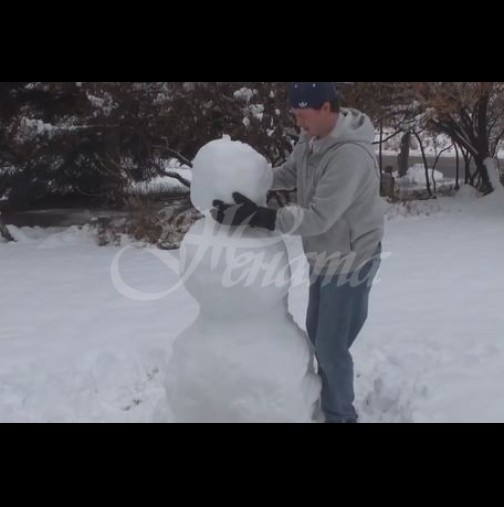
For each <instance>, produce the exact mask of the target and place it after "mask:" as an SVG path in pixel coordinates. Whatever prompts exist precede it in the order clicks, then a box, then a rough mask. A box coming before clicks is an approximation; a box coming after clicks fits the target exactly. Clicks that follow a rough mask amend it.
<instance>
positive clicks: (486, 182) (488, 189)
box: [474, 157, 495, 195]
mask: <svg viewBox="0 0 504 507" xmlns="http://www.w3.org/2000/svg"><path fill="white" fill-rule="evenodd" d="M486 158H487V157H485V158H483V159H480V158H479V157H478V158H477V159H476V160H475V161H474V162H475V163H476V167H477V168H478V170H477V173H476V174H478V175H479V176H480V184H479V185H478V186H479V187H480V188H479V189H478V190H481V192H483V194H485V195H487V194H491V193H492V192H493V191H494V190H495V188H494V187H493V185H492V183H491V182H490V177H489V176H488V169H487V167H486V165H485V160H486Z"/></svg>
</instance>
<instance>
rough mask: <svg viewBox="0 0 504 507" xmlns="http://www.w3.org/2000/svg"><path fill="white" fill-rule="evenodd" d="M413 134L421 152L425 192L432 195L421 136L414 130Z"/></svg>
mask: <svg viewBox="0 0 504 507" xmlns="http://www.w3.org/2000/svg"><path fill="white" fill-rule="evenodd" d="M414 134H415V137H416V139H417V141H418V144H419V146H420V151H421V152H422V160H423V163H424V168H425V182H426V184H427V192H428V193H429V197H433V195H432V190H431V186H430V178H429V162H428V161H427V157H426V156H425V149H424V146H423V143H422V139H421V137H420V136H419V134H417V133H416V132H414Z"/></svg>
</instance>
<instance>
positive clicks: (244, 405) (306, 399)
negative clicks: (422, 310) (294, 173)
mask: <svg viewBox="0 0 504 507" xmlns="http://www.w3.org/2000/svg"><path fill="white" fill-rule="evenodd" d="M272 180H273V174H272V170H271V168H270V166H269V165H268V163H267V161H266V159H265V158H264V157H262V156H261V155H260V154H259V153H257V152H256V151H255V150H254V149H253V148H251V147H250V146H248V145H246V144H243V143H240V142H235V141H232V140H231V139H229V138H223V139H221V140H217V141H213V142H211V143H209V144H207V145H206V146H204V147H203V148H202V149H201V150H200V152H199V153H198V155H197V156H196V158H195V160H194V166H193V179H192V188H191V200H192V202H193V204H194V206H195V207H196V208H197V209H198V210H199V211H200V212H202V213H203V214H204V218H203V219H201V220H199V221H198V222H196V223H195V224H194V225H193V226H192V228H191V229H190V230H189V232H188V233H187V234H186V236H185V239H184V241H183V243H182V245H181V250H180V259H181V260H180V272H181V277H182V280H183V282H184V285H185V287H186V289H187V290H188V292H189V293H190V294H191V295H192V297H194V299H195V300H196V301H197V302H198V303H199V313H198V315H197V317H196V320H195V321H194V322H193V323H192V324H191V325H190V326H189V328H187V329H186V330H185V331H183V332H182V333H181V334H180V335H179V336H178V337H177V338H176V339H175V342H174V345H173V355H172V358H171V361H170V363H169V364H168V367H167V375H166V382H165V387H166V395H167V401H168V404H169V406H170V410H171V412H172V414H173V419H174V420H175V421H176V422H189V423H200V422H201V423H212V422H224V423H238V422H243V423H254V422H256V423H271V422H279V423H282V422H292V423H294V422H298V423H304V422H312V421H313V418H314V412H315V407H316V404H317V401H318V399H319V394H320V380H319V378H318V377H317V375H316V374H315V373H314V368H313V350H312V347H311V344H310V342H309V340H308V338H307V336H306V334H305V333H304V332H303V331H302V330H301V329H300V328H299V327H298V326H297V325H296V324H295V322H294V320H293V318H292V317H291V315H290V314H289V311H288V307H287V301H288V291H289V287H290V279H291V271H290V266H289V259H288V254H287V247H286V245H285V243H284V241H283V239H282V236H281V235H279V234H277V233H272V232H268V231H265V230H256V229H252V228H249V227H246V226H244V227H233V228H231V227H228V226H225V225H220V224H218V223H217V222H216V221H214V219H213V218H212V217H211V215H210V213H209V210H210V209H211V208H212V202H213V201H214V200H216V199H219V200H222V201H224V202H233V199H232V194H233V192H240V193H242V194H244V195H245V196H247V197H248V198H249V199H251V200H253V201H254V202H256V203H257V204H259V205H265V204H266V195H267V192H268V190H269V189H270V188H271V185H272Z"/></svg>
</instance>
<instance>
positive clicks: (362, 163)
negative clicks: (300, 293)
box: [212, 82, 384, 423]
mask: <svg viewBox="0 0 504 507" xmlns="http://www.w3.org/2000/svg"><path fill="white" fill-rule="evenodd" d="M289 101H290V107H291V111H292V114H293V115H294V117H295V119H296V122H297V125H298V127H300V129H301V136H300V139H299V142H298V143H297V144H296V146H295V148H294V151H293V153H292V155H291V157H290V158H289V160H288V161H287V163H285V164H284V165H283V166H282V167H280V168H277V169H274V185H273V190H278V189H287V190H291V189H294V188H296V189H297V203H298V205H297V206H288V207H285V208H282V209H280V210H278V211H276V210H271V209H268V208H262V207H259V206H257V205H256V204H255V203H253V202H252V201H250V200H249V199H247V198H246V197H245V196H243V195H241V194H235V195H234V199H235V201H236V204H225V203H223V202H221V201H216V202H215V203H214V207H215V209H214V210H212V214H213V216H214V218H215V219H216V220H218V221H219V222H221V223H224V224H228V225H233V226H236V225H240V224H243V223H247V224H248V225H249V226H251V227H261V228H265V229H268V230H271V231H273V230H278V231H280V232H282V233H285V234H294V235H299V236H301V237H302V240H303V247H304V251H305V254H306V257H307V259H308V262H309V265H310V274H311V280H310V281H311V285H310V297H309V305H308V312H307V331H308V335H309V337H310V340H311V341H312V343H313V345H314V347H315V355H316V358H317V363H318V367H319V370H318V372H319V375H320V376H321V378H322V386H323V387H322V396H321V408H322V411H323V413H324V416H325V420H326V422H335V423H343V422H344V423H354V422H357V413H356V411H355V408H354V406H353V402H354V397H355V396H354V369H353V360H352V356H351V354H350V347H351V346H352V344H353V343H354V341H355V339H356V338H357V336H358V334H359V333H360V331H361V329H362V327H363V325H364V323H365V321H366V319H367V316H368V301H369V293H370V289H371V285H372V281H373V279H374V277H375V275H376V272H377V270H378V266H379V262H380V261H379V257H380V252H381V241H382V237H383V229H384V215H383V211H384V210H383V203H382V200H381V198H380V173H379V167H378V162H377V160H376V155H375V151H374V148H373V145H372V143H373V141H374V137H375V131H374V127H373V125H372V123H371V121H370V120H369V118H368V117H367V116H366V115H365V114H363V113H361V112H359V111H357V110H355V109H343V108H341V104H340V98H339V94H338V92H337V90H336V88H335V87H334V85H333V83H327V82H321V83H290V89H289Z"/></svg>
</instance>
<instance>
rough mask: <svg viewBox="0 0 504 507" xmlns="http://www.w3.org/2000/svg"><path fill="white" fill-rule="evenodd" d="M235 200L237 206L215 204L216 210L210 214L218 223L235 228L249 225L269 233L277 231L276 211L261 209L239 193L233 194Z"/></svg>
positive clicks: (218, 202)
mask: <svg viewBox="0 0 504 507" xmlns="http://www.w3.org/2000/svg"><path fill="white" fill-rule="evenodd" d="M233 199H234V200H235V203H236V204H225V203H224V202H222V201H214V202H213V206H214V209H212V210H211V211H210V213H211V214H212V217H213V218H214V219H215V220H217V222H219V223H221V224H224V225H229V226H233V227H238V226H240V225H248V226H250V227H260V228H262V229H267V230H269V231H274V230H275V222H276V215H277V212H276V211H275V210H272V209H269V208H263V207H260V206H258V205H257V204H256V203H255V202H253V201H251V200H250V199H248V198H247V197H245V196H244V195H242V194H240V193H238V192H235V193H234V194H233Z"/></svg>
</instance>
